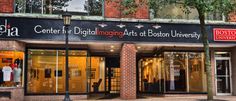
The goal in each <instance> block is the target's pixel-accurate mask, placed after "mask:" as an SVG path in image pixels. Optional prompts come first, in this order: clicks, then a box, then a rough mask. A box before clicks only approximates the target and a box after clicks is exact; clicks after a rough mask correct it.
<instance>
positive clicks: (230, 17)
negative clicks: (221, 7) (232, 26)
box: [228, 11, 236, 22]
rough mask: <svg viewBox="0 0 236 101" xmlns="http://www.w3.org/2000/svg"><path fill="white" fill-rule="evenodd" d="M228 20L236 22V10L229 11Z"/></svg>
mask: <svg viewBox="0 0 236 101" xmlns="http://www.w3.org/2000/svg"><path fill="white" fill-rule="evenodd" d="M228 21H229V22H236V11H234V12H231V13H229V15H228Z"/></svg>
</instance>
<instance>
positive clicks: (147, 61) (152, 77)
mask: <svg viewBox="0 0 236 101" xmlns="http://www.w3.org/2000/svg"><path fill="white" fill-rule="evenodd" d="M140 63H141V64H140V65H142V68H140V69H141V71H142V73H141V74H142V75H141V79H140V80H141V81H142V82H140V83H141V84H140V87H141V91H142V92H163V83H164V82H163V81H164V75H163V70H162V69H163V67H162V66H163V58H144V59H142V60H141V61H140Z"/></svg>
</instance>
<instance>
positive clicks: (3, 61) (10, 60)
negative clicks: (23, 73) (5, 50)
mask: <svg viewBox="0 0 236 101" xmlns="http://www.w3.org/2000/svg"><path fill="white" fill-rule="evenodd" d="M2 63H12V58H2Z"/></svg>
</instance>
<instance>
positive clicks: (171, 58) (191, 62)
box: [164, 52, 206, 92]
mask: <svg viewBox="0 0 236 101" xmlns="http://www.w3.org/2000/svg"><path fill="white" fill-rule="evenodd" d="M164 61H165V73H166V74H165V75H166V91H167V92H170V91H183V92H206V71H205V68H204V55H203V53H195V52H164Z"/></svg>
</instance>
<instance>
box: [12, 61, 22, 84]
mask: <svg viewBox="0 0 236 101" xmlns="http://www.w3.org/2000/svg"><path fill="white" fill-rule="evenodd" d="M20 67H21V66H20V64H19V65H18V66H17V67H16V68H14V70H13V73H14V80H13V81H14V83H15V85H16V86H17V87H19V84H20V82H21V78H20V77H21V68H20Z"/></svg>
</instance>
